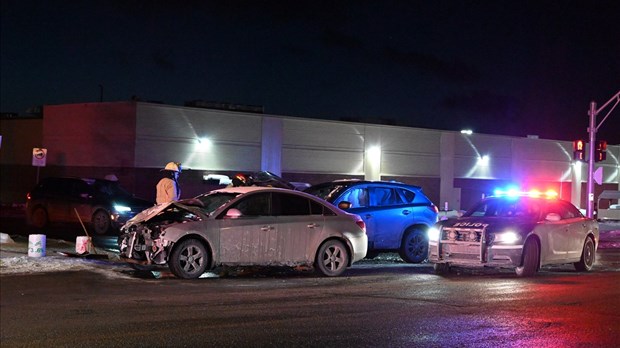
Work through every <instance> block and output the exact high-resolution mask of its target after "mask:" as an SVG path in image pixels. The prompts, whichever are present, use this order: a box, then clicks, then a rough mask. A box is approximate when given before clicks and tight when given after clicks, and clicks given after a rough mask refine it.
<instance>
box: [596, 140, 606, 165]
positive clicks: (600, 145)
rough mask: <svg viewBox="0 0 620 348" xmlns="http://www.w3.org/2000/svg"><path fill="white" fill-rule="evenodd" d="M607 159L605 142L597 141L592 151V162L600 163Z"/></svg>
mask: <svg viewBox="0 0 620 348" xmlns="http://www.w3.org/2000/svg"><path fill="white" fill-rule="evenodd" d="M606 159H607V141H605V140H597V141H596V147H595V151H594V162H600V161H604V160H606Z"/></svg>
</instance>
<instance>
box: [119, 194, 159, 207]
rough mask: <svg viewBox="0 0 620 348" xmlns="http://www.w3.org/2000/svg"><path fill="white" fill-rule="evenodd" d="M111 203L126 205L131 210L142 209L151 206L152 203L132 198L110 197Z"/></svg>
mask: <svg viewBox="0 0 620 348" xmlns="http://www.w3.org/2000/svg"><path fill="white" fill-rule="evenodd" d="M110 198H111V201H112V202H115V203H117V204H123V205H127V206H129V207H132V208H141V209H144V208H146V207H149V206H151V205H153V202H149V201H147V200H146V199H142V198H138V197H133V196H110Z"/></svg>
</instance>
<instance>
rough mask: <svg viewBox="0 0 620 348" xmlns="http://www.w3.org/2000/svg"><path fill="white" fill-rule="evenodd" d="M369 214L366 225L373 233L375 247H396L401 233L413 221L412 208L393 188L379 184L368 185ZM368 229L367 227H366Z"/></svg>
mask: <svg viewBox="0 0 620 348" xmlns="http://www.w3.org/2000/svg"><path fill="white" fill-rule="evenodd" d="M368 192H369V193H370V210H369V212H368V213H367V214H368V215H370V217H369V218H367V221H368V222H367V225H366V226H368V225H370V228H371V229H372V230H373V233H374V248H375V249H397V248H399V247H400V244H401V239H402V233H403V231H404V230H405V228H406V227H407V226H409V225H410V224H411V223H412V221H413V210H412V207H411V206H410V205H408V204H407V203H406V202H404V201H403V199H402V197H401V196H400V195H399V194H398V192H397V191H396V189H395V188H392V187H388V186H381V185H372V186H369V187H368ZM367 229H368V227H367Z"/></svg>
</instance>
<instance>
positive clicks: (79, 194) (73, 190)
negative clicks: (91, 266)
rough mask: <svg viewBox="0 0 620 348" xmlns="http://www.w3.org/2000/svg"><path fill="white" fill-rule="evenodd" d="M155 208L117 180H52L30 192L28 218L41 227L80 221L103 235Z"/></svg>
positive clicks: (32, 223) (27, 208) (41, 183)
mask: <svg viewBox="0 0 620 348" xmlns="http://www.w3.org/2000/svg"><path fill="white" fill-rule="evenodd" d="M152 205H153V203H152V202H149V201H147V200H144V199H140V198H136V197H134V196H133V195H132V194H131V193H129V192H127V191H126V190H125V189H124V188H123V187H122V186H120V185H119V183H118V182H116V181H110V180H105V179H87V178H71V177H63V178H56V177H50V178H45V179H43V180H41V182H39V184H38V185H37V186H36V187H35V188H34V189H33V190H32V191H31V192H30V193H28V195H27V201H26V218H27V221H28V223H29V224H31V225H33V226H35V227H39V228H42V227H45V226H46V225H47V224H48V223H55V222H63V223H65V222H70V223H73V222H79V221H80V220H81V221H82V222H84V223H86V224H89V225H90V226H91V227H92V230H93V231H94V232H95V233H96V234H100V235H101V234H106V233H107V232H110V231H112V230H117V229H118V228H120V226H122V225H123V224H124V223H125V222H126V221H127V220H129V219H130V218H132V217H133V216H134V215H136V214H137V213H139V212H141V211H142V210H144V209H146V208H148V207H150V206H152ZM78 214H79V219H78Z"/></svg>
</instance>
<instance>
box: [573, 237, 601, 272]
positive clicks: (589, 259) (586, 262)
mask: <svg viewBox="0 0 620 348" xmlns="http://www.w3.org/2000/svg"><path fill="white" fill-rule="evenodd" d="M595 258H596V257H595V252H594V242H593V241H592V238H589V237H588V238H586V241H585V243H583V251H582V252H581V260H579V262H575V263H574V264H573V265H574V266H575V269H576V270H578V271H582V272H587V271H589V270H591V269H592V265H594V260H595Z"/></svg>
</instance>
